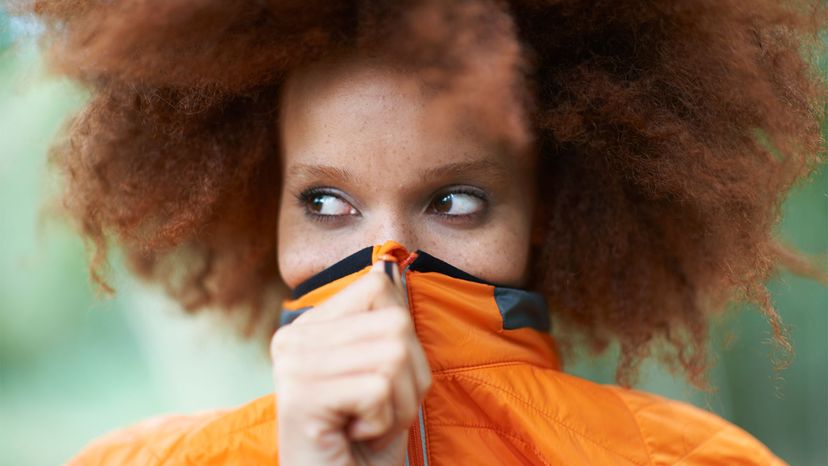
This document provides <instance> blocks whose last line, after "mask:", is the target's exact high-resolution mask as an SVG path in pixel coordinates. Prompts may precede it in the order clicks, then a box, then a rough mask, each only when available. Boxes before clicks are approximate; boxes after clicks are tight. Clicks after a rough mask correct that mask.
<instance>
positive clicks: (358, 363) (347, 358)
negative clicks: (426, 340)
mask: <svg viewBox="0 0 828 466" xmlns="http://www.w3.org/2000/svg"><path fill="white" fill-rule="evenodd" d="M407 352H408V347H407V344H406V342H404V341H394V340H387V339H385V340H377V341H367V342H359V343H356V344H354V345H349V346H345V347H342V348H337V349H334V350H329V349H328V350H311V351H306V352H304V353H302V354H296V355H291V357H283V358H279V359H278V360H275V361H274V363H273V364H274V371H275V372H276V374H277V375H278V376H280V377H282V378H290V379H296V380H319V379H327V378H330V377H340V376H343V375H348V374H356V373H363V372H382V373H385V374H387V375H389V376H396V374H397V373H398V372H400V371H401V370H402V366H403V365H404V364H406V365H410V364H411V358H410V356H409V355H408V354H407ZM412 375H413V373H412Z"/></svg>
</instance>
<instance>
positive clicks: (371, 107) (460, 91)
mask: <svg viewBox="0 0 828 466" xmlns="http://www.w3.org/2000/svg"><path fill="white" fill-rule="evenodd" d="M480 83H485V79H480V80H478V81H477V84H475V85H473V86H468V85H463V82H458V83H455V84H454V85H453V86H452V87H449V88H447V89H445V90H441V91H439V92H438V91H436V88H435V87H433V86H429V85H428V84H427V83H426V81H425V80H424V79H422V77H421V76H418V75H417V74H416V73H406V72H405V70H403V69H400V68H393V67H391V66H387V65H384V64H378V63H366V62H358V61H354V60H352V61H347V62H345V61H338V62H329V63H317V64H315V65H312V66H310V67H307V68H305V69H302V70H299V71H297V72H294V73H293V74H292V75H291V76H290V77H289V79H288V80H287V82H286V84H285V88H284V90H283V94H282V105H281V113H280V130H281V134H282V144H283V158H284V160H283V162H284V163H287V164H290V163H292V162H294V161H299V162H301V163H312V162H317V163H328V164H330V163H331V159H332V158H333V159H342V160H341V161H342V162H345V163H349V162H359V161H362V162H365V161H366V157H369V156H372V155H374V156H376V155H377V154H382V155H384V156H386V158H388V157H389V156H393V157H391V158H390V160H388V161H389V162H399V161H405V162H416V163H418V164H421V165H422V164H427V163H428V162H429V160H430V159H432V158H433V159H439V160H443V161H444V160H445V157H454V158H457V157H460V158H463V157H467V156H469V155H470V154H469V153H477V154H478V155H479V156H485V155H486V154H485V153H489V152H492V153H503V152H508V153H510V154H512V157H520V155H519V153H520V152H521V151H522V150H523V149H525V146H526V144H527V138H526V134H525V128H522V127H521V128H518V129H519V130H518V131H515V130H514V128H510V126H509V124H510V118H509V117H508V115H509V114H515V113H520V110H521V109H519V108H515V105H516V104H515V102H513V101H510V99H504V98H498V94H502V88H494V89H486V86H484V85H481V84H480ZM512 120H514V118H512ZM512 126H514V124H513V123H512ZM510 132H511V133H512V134H509V133H510ZM348 154H351V157H349V155H348ZM463 154H465V155H463ZM524 157H525V156H524ZM357 158H358V159H357ZM347 159H353V160H347ZM372 163H380V164H382V163H383V160H372Z"/></svg>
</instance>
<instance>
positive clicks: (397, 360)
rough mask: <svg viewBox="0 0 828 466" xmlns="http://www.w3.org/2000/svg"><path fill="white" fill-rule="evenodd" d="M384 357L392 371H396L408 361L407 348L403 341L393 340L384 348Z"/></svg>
mask: <svg viewBox="0 0 828 466" xmlns="http://www.w3.org/2000/svg"><path fill="white" fill-rule="evenodd" d="M386 357H387V358H388V362H389V364H390V365H391V369H392V370H393V371H394V372H398V371H399V370H400V369H402V368H403V367H404V366H405V364H406V363H407V362H408V349H407V348H406V346H405V343H403V342H401V341H394V342H392V343H391V344H389V345H388V348H387V349H386Z"/></svg>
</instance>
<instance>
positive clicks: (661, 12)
mask: <svg viewBox="0 0 828 466" xmlns="http://www.w3.org/2000/svg"><path fill="white" fill-rule="evenodd" d="M429 3H430V4H431V6H433V7H435V8H436V9H435V10H433V11H432V13H434V12H437V13H435V14H430V15H428V14H426V15H422V14H421V15H415V14H409V12H410V11H414V10H417V8H416V7H417V6H422V5H423V4H429ZM484 4H485V5H488V6H493V7H495V8H482V9H474V8H472V7H473V6H475V5H484ZM440 5H441V6H440ZM448 5H452V6H448ZM22 8H23V9H24V10H25V11H30V12H32V13H33V14H35V15H36V16H37V17H38V18H39V19H40V20H41V21H42V22H43V24H44V25H45V34H44V38H43V41H44V42H43V45H44V48H45V50H46V51H47V52H48V57H49V59H50V63H52V65H53V69H54V71H55V72H57V73H61V74H65V75H68V76H70V77H72V78H75V79H76V80H78V81H79V82H81V83H83V84H84V85H85V86H86V87H87V88H88V89H89V90H90V91H91V100H90V101H89V103H88V105H87V106H86V107H85V108H84V109H83V111H81V112H80V113H78V114H77V115H75V116H74V117H73V118H72V119H71V121H70V122H69V123H70V124H68V125H67V126H66V129H65V131H64V133H63V137H62V138H61V139H60V140H59V141H58V142H57V143H56V144H55V145H54V148H53V151H52V154H51V160H52V162H53V163H54V164H55V165H56V166H57V167H59V169H60V170H62V171H63V173H64V174H65V175H66V182H67V189H66V191H65V196H64V197H63V202H64V206H65V208H66V210H67V212H68V214H69V215H70V217H71V218H73V219H75V220H76V221H77V223H78V225H79V228H80V231H81V233H82V234H83V236H84V237H86V238H87V239H88V240H89V241H91V243H92V244H93V245H94V254H93V259H92V261H91V265H90V270H91V273H92V277H93V278H94V280H95V281H96V282H98V283H100V284H101V285H102V286H104V287H106V284H105V280H104V279H103V276H102V275H101V273H100V270H101V268H102V267H103V266H105V263H106V255H107V250H108V249H109V247H108V245H109V242H110V241H112V242H114V243H116V244H117V245H118V246H120V248H121V249H122V250H123V251H124V254H125V257H126V258H127V259H128V264H129V266H130V268H131V270H132V271H134V273H136V274H137V275H138V276H140V277H143V278H144V279H146V280H149V281H152V282H158V283H161V284H163V285H164V286H165V287H166V289H167V290H168V292H169V293H170V294H171V295H172V296H173V297H174V298H175V299H177V300H178V301H179V302H180V303H181V305H182V306H183V308H184V309H186V310H188V311H195V310H198V309H202V308H205V307H214V308H220V309H224V310H226V311H227V312H228V313H231V314H233V315H242V316H245V317H246V319H245V322H247V323H248V325H247V326H246V327H245V329H244V332H245V334H247V335H250V334H252V333H253V329H254V328H256V327H261V326H262V325H264V327H266V329H267V330H268V331H272V330H273V329H274V328H275V325H276V321H277V319H276V316H275V315H273V314H274V312H273V309H275V308H276V304H275V302H276V301H274V299H278V298H279V297H280V296H281V294H280V293H281V292H283V291H284V285H283V284H282V283H281V281H280V278H279V275H278V271H277V262H276V260H275V254H276V234H277V231H276V221H275V219H276V210H277V206H278V204H277V198H276V197H277V193H278V189H277V188H278V185H279V183H280V173H279V157H278V155H279V154H278V148H279V144H278V134H277V131H274V128H275V125H274V121H275V119H276V115H277V114H278V111H277V109H278V105H279V90H280V88H281V84H282V82H283V81H284V78H285V76H286V75H287V74H288V73H289V72H290V71H291V70H293V69H295V68H296V67H299V66H302V65H305V64H309V63H311V62H313V61H315V60H319V59H322V58H324V57H327V56H335V55H337V54H340V53H345V52H348V51H353V50H363V51H365V52H366V53H369V52H371V51H377V50H380V49H389V50H390V49H393V50H394V56H396V57H398V59H400V60H401V62H403V61H404V62H406V63H408V64H409V65H410V66H419V67H422V68H423V69H431V70H434V69H441V70H451V69H452V67H453V66H454V65H455V63H456V62H457V61H458V60H460V59H461V58H462V54H463V50H464V49H463V47H464V46H465V45H464V44H468V41H469V40H470V39H469V36H467V35H466V31H469V30H472V31H476V32H475V34H476V35H474V36H472V39H474V40H477V39H481V38H485V37H487V35H492V34H502V33H504V31H505V32H507V33H511V34H513V35H514V36H515V37H516V40H517V41H518V42H519V44H520V50H521V52H520V53H521V54H522V56H523V57H524V59H525V60H524V63H525V65H526V66H525V67H524V68H525V69H524V73H525V79H526V83H527V84H526V86H525V89H524V90H525V93H526V95H527V96H529V97H530V98H529V99H527V105H526V108H527V109H529V110H530V111H529V113H530V114H531V125H532V129H533V131H534V133H533V134H534V135H535V140H536V147H537V150H538V154H539V156H540V160H541V170H540V171H539V173H538V176H539V180H538V182H539V186H540V187H541V203H542V204H543V208H542V220H541V223H540V224H539V229H540V234H541V235H542V236H543V238H544V240H543V246H542V247H541V248H540V250H538V251H537V253H536V254H535V257H536V259H535V263H534V275H533V287H534V288H536V289H538V290H540V291H542V292H544V293H545V294H546V295H547V296H548V297H549V301H550V304H551V309H552V312H553V314H554V316H555V318H556V320H557V321H558V322H559V323H560V324H562V325H564V327H563V328H569V329H576V330H579V331H580V334H582V335H584V336H586V337H587V339H588V341H589V342H590V343H591V344H592V347H594V348H597V349H601V348H603V347H605V346H606V344H607V343H608V342H610V341H613V340H617V341H618V342H619V343H620V349H621V361H620V364H619V368H618V373H617V375H618V380H619V381H620V382H622V383H625V384H626V383H629V382H631V381H632V377H633V376H634V374H635V372H636V368H637V365H638V363H639V362H640V361H641V360H642V359H643V358H645V357H647V356H648V355H649V354H650V351H651V348H653V347H654V345H656V346H657V347H659V348H663V349H665V350H666V351H667V352H668V354H670V355H672V357H673V359H672V360H673V361H674V362H677V363H678V364H679V365H680V366H681V367H683V369H684V370H685V373H686V374H687V375H688V377H689V378H690V380H692V381H694V382H696V383H700V382H701V381H702V380H703V376H704V372H705V368H706V362H707V356H706V353H705V340H706V337H707V330H706V322H707V319H706V317H707V315H708V314H710V313H712V312H716V311H720V310H722V309H723V308H724V306H725V304H727V303H728V302H731V301H732V300H734V299H735V300H747V301H752V302H755V303H758V305H759V306H760V308H761V309H762V310H763V312H764V313H765V315H766V316H767V318H768V319H769V321H770V324H771V325H772V328H773V332H774V334H775V336H776V339H777V341H778V343H779V344H780V345H782V347H783V348H786V349H788V350H789V349H790V348H789V345H788V340H787V338H786V336H785V332H784V327H783V326H782V324H781V322H780V319H779V316H778V315H777V313H776V312H775V310H774V308H773V306H772V305H771V303H770V299H769V295H768V291H767V289H766V287H765V282H766V281H767V279H768V278H769V277H770V275H771V274H772V272H773V270H774V266H775V265H776V264H777V263H778V262H779V261H780V259H781V258H783V255H781V254H780V252H782V251H784V249H782V248H781V247H780V245H779V243H778V240H777V239H776V238H775V237H774V234H773V228H774V226H775V224H776V223H777V222H778V220H779V217H780V204H781V202H782V201H783V199H784V196H785V194H786V192H787V191H788V190H789V189H790V188H791V187H792V186H793V185H794V184H795V183H797V182H798V181H800V180H803V179H805V178H806V177H807V176H808V175H809V173H811V171H812V170H813V169H814V168H815V167H816V166H817V164H818V163H820V162H821V161H822V157H823V155H824V153H825V143H824V141H823V139H822V135H821V131H820V122H821V120H822V118H823V116H824V109H825V104H826V97H825V95H826V93H825V90H826V89H825V82H824V79H823V78H822V77H821V76H820V75H819V74H818V72H817V69H816V67H815V65H814V63H815V60H814V57H816V54H817V53H820V52H821V51H822V50H823V49H822V42H821V41H820V38H819V33H820V32H821V31H822V29H823V28H824V25H825V23H826V13H825V7H824V6H823V5H822V4H821V2H819V1H817V0H801V1H795V2H782V1H775V0H755V1H752V2H745V1H743V0H699V1H694V2H686V1H680V0H674V1H667V0H664V1H648V0H611V1H610V0H606V1H601V0H590V1H587V0H549V1H544V0H511V1H496V0H490V1H489V0H486V1H480V0H475V1H471V0H466V1H459V2H433V1H432V2H429V1H427V0H424V1H415V0H408V1H373V2H363V1H343V2H330V1H307V0H305V1H284V0H271V1H268V0H260V1H249V2H241V1H239V2H224V1H220V0H198V1H194V0H164V1H154V2H153V1H123V2H96V1H85V0H54V1H47V0H35V1H30V2H27V3H24V4H23V5H22ZM418 11H421V12H422V11H425V10H422V9H419V10H418ZM504 15H505V16H506V17H507V18H509V20H508V24H507V26H508V27H506V28H505V29H504V26H503V24H504V23H503V21H499V20H497V19H498V18H503V17H504ZM481 40H482V39H481ZM422 44H426V45H422ZM428 44H430V46H428ZM262 322H265V323H266V324H262ZM662 343H666V345H663V344H662Z"/></svg>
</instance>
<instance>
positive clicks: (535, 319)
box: [494, 286, 552, 332]
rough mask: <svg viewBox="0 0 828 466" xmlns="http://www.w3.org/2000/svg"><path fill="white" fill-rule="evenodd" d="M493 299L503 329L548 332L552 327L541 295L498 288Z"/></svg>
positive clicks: (515, 289) (544, 300)
mask: <svg viewBox="0 0 828 466" xmlns="http://www.w3.org/2000/svg"><path fill="white" fill-rule="evenodd" d="M494 298H495V302H496V303H497V307H498V309H499V310H500V315H501V316H502V317H503V328H504V329H507V330H513V329H518V328H522V327H532V328H534V329H535V330H540V331H542V332H548V331H549V330H550V328H551V327H552V323H551V322H550V320H549V309H548V308H547V305H546V299H545V298H544V297H543V295H542V294H540V293H537V292H534V291H526V290H521V289H517V288H504V287H499V286H498V287H495V289H494Z"/></svg>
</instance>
